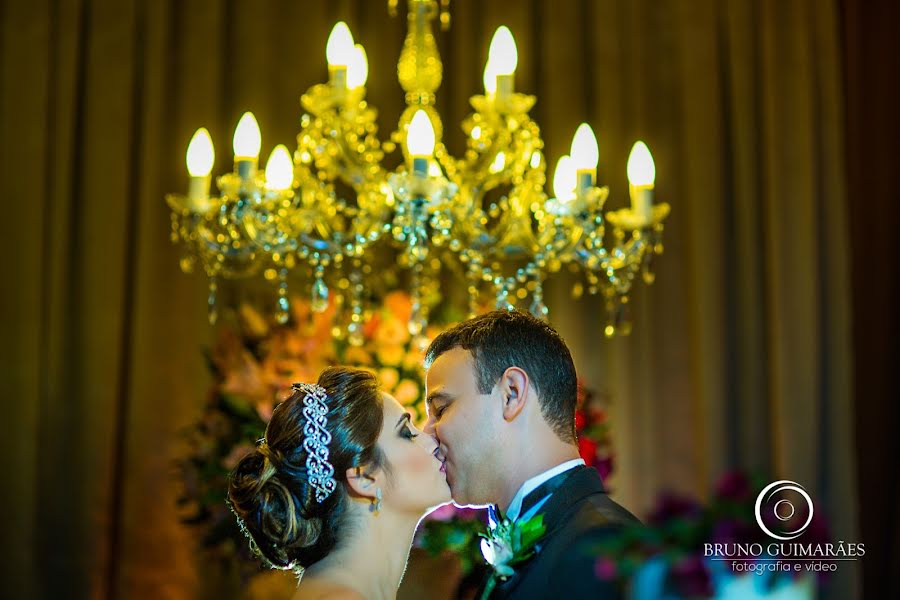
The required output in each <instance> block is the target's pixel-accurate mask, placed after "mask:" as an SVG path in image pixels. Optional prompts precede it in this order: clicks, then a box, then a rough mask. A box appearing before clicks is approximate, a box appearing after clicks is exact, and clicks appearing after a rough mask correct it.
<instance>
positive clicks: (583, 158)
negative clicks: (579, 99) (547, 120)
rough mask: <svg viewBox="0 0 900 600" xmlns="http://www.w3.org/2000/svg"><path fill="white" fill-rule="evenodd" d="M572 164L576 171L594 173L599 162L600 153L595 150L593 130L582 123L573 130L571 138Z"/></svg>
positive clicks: (595, 142) (595, 138) (595, 140)
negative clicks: (573, 133)
mask: <svg viewBox="0 0 900 600" xmlns="http://www.w3.org/2000/svg"><path fill="white" fill-rule="evenodd" d="M571 155H572V162H574V163H575V169H576V170H578V171H592V172H593V171H595V170H596V169H597V162H598V161H599V160H600V151H599V150H598V148H597V137H596V136H595V135H594V130H593V129H591V126H590V125H588V124H587V123H582V124H581V125H579V126H578V129H576V130H575V137H573V138H572V149H571Z"/></svg>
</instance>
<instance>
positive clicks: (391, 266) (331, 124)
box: [166, 0, 669, 344]
mask: <svg viewBox="0 0 900 600" xmlns="http://www.w3.org/2000/svg"><path fill="white" fill-rule="evenodd" d="M388 4H389V8H390V9H391V10H392V12H393V11H395V10H396V0H390V1H389V3H388ZM447 4H449V0H442V3H441V9H440V22H441V24H442V25H443V26H444V27H446V26H447V25H448V24H449V14H448V13H447V12H446V7H447ZM438 13H439V9H438V5H437V1H436V0H408V33H407V36H406V38H405V41H404V44H403V49H402V52H401V54H400V59H399V63H398V66H397V73H398V76H399V81H400V85H401V87H402V88H403V90H404V91H405V92H406V108H405V110H404V112H403V113H402V115H401V116H400V119H399V123H398V125H397V129H396V131H394V132H393V133H392V134H391V135H390V137H389V139H388V140H385V141H382V140H380V139H379V137H378V135H377V134H378V128H377V125H376V111H375V109H373V108H372V107H371V106H370V105H369V104H368V103H367V102H366V99H365V96H366V85H365V84H366V79H367V76H368V63H367V59H366V53H365V50H364V49H363V47H362V46H361V45H359V44H355V43H354V40H353V37H352V34H351V33H350V30H349V28H348V27H347V25H346V24H345V23H343V22H339V23H338V24H337V25H335V26H334V29H333V30H332V32H331V35H330V37H329V39H328V44H327V47H326V57H327V62H328V73H329V81H328V82H327V83H323V84H317V85H314V86H312V87H311V88H310V89H309V90H308V91H307V92H306V93H305V94H303V96H302V97H301V99H300V102H301V105H302V108H303V113H302V116H301V118H300V127H301V129H300V133H299V135H298V136H297V149H296V150H295V151H294V153H293V155H291V154H290V153H289V152H288V150H287V148H286V147H285V146H283V145H278V146H276V147H275V149H274V150H273V151H272V153H271V155H270V156H269V158H268V160H267V162H266V165H265V169H264V171H263V170H260V169H259V168H258V157H259V152H260V149H261V136H260V131H259V127H258V125H257V123H256V119H255V118H254V117H253V115H252V113H249V112H248V113H245V114H244V115H243V117H242V118H241V119H240V122H239V123H238V126H237V129H236V130H235V134H234V140H233V149H234V157H235V158H234V170H233V172H231V173H227V174H224V175H222V176H220V177H218V178H217V179H216V185H217V188H218V190H219V195H218V196H216V197H211V196H210V194H209V191H210V179H211V178H210V172H211V170H212V165H213V162H214V150H213V145H212V141H211V139H210V136H209V133H208V132H207V130H206V129H204V128H201V129H199V130H197V133H196V134H195V135H194V137H193V139H192V140H191V143H190V145H189V147H188V150H187V166H188V171H189V173H190V183H189V188H188V193H187V194H186V195H185V194H169V195H168V196H167V198H166V199H167V202H168V204H169V206H170V208H171V209H172V238H173V241H175V242H181V243H183V245H184V248H185V249H186V255H185V257H184V258H183V259H182V261H181V266H182V269H183V270H185V271H190V270H192V269H193V268H194V265H195V264H198V263H199V264H200V265H201V266H202V269H203V270H204V272H205V274H206V275H207V277H208V278H209V297H208V303H209V317H210V322H215V320H216V318H217V314H218V309H217V290H218V285H219V281H220V280H221V279H232V278H239V277H248V276H252V275H254V274H258V273H260V272H261V273H263V274H264V277H265V279H266V280H270V281H273V282H274V283H275V285H276V289H277V302H276V304H275V311H276V317H277V319H278V320H279V321H280V322H286V321H287V320H288V319H289V314H290V313H289V310H290V305H289V295H288V288H289V280H290V281H291V283H290V285H292V286H293V285H296V280H298V279H299V280H301V282H302V283H301V284H300V285H301V286H302V287H305V288H306V290H307V293H309V294H310V297H311V307H312V309H313V310H315V311H324V310H326V309H327V308H328V306H329V304H330V303H333V304H335V305H336V306H337V309H338V310H337V313H336V314H337V317H336V318H337V319H338V322H337V324H336V326H335V329H334V331H335V334H336V335H339V336H346V338H347V340H348V341H349V342H350V343H351V344H360V343H362V325H363V323H364V322H365V321H366V319H367V317H368V314H369V312H370V311H371V309H372V307H374V306H377V305H378V301H379V299H380V298H381V297H382V296H383V295H384V294H385V293H386V292H388V291H390V290H391V289H396V288H405V289H407V290H408V291H409V294H410V296H411V298H412V301H413V311H412V317H411V319H410V323H409V329H410V333H411V334H412V335H413V336H417V337H418V338H420V339H421V340H422V341H423V343H424V331H425V327H426V326H427V324H428V319H429V313H430V312H431V311H432V310H433V309H434V308H435V307H436V306H437V305H439V304H440V303H441V302H457V303H460V304H463V305H467V308H468V312H469V314H474V313H476V312H477V311H478V310H479V309H480V308H482V307H484V306H485V305H488V306H491V305H493V306H496V307H497V308H516V307H520V306H521V307H522V308H527V309H528V310H530V311H531V312H532V313H533V314H534V315H535V316H537V317H540V318H547V316H548V308H547V305H546V304H545V303H544V294H543V285H544V282H545V280H546V279H547V278H548V277H549V276H550V275H552V274H554V273H557V272H559V271H560V270H561V269H563V268H565V269H566V270H571V271H576V272H578V273H579V274H580V276H579V278H578V280H577V282H576V283H575V284H574V287H573V293H574V294H575V295H576V296H578V295H581V294H582V293H584V292H585V291H586V292H587V293H588V294H600V295H602V298H603V300H604V306H605V312H606V317H605V323H604V333H605V334H606V335H607V336H613V335H616V334H627V333H628V331H629V329H630V321H629V319H628V316H627V305H628V302H629V295H630V293H631V289H632V285H633V284H634V281H635V279H636V278H637V277H640V278H642V279H643V280H644V281H645V282H646V283H648V284H649V283H652V281H653V278H654V273H653V270H652V266H653V265H652V259H653V257H654V256H655V255H659V254H661V253H662V251H663V248H662V231H663V221H664V220H665V218H666V216H667V215H668V213H669V206H668V205H667V204H664V203H654V202H653V185H654V179H655V169H654V165H653V159H652V157H651V155H650V152H649V150H648V149H647V146H646V145H645V144H644V143H643V142H640V141H638V142H636V143H635V144H634V147H633V149H632V151H631V155H630V157H629V159H628V167H627V171H628V179H629V183H630V186H629V187H630V199H631V203H630V207H628V208H623V209H620V210H615V211H604V203H605V201H606V199H607V196H608V193H609V190H608V188H607V187H605V186H604V187H598V186H597V184H596V182H595V177H596V167H597V162H598V149H597V140H596V138H595V137H594V133H593V131H592V130H591V128H590V126H589V125H587V124H584V123H583V124H582V125H580V126H579V127H578V129H577V131H576V133H575V137H574V139H573V142H572V148H571V152H570V154H569V155H565V156H562V157H561V158H560V159H559V161H558V162H557V164H556V169H555V172H554V177H553V185H552V188H553V197H548V196H547V194H546V193H545V192H544V185H545V183H546V177H545V172H546V162H545V157H544V154H543V141H542V140H541V136H540V130H539V128H538V126H537V124H535V122H534V121H533V120H532V119H531V117H530V116H529V114H528V113H529V110H530V109H531V107H532V106H533V105H534V103H535V97H534V96H530V95H527V94H522V93H519V92H516V91H515V86H514V81H515V71H516V66H517V61H518V59H517V50H516V45H515V41H514V39H513V36H512V34H511V32H510V31H509V29H507V28H506V27H500V28H499V29H497V31H496V33H495V34H494V37H493V40H492V42H491V45H490V51H489V56H488V60H487V65H486V67H485V70H484V87H485V93H484V94H483V95H475V96H472V98H471V100H470V102H471V105H472V108H473V110H474V112H472V113H471V114H470V115H469V116H468V117H467V118H466V119H465V120H464V121H463V123H462V129H463V132H464V133H465V136H466V149H465V153H464V155H463V156H462V157H461V158H456V157H454V156H452V155H451V154H450V153H449V152H448V150H447V148H446V147H445V145H444V144H443V143H442V141H441V140H442V138H443V123H442V121H441V118H440V115H439V114H438V113H437V111H436V110H435V107H434V101H435V92H436V91H437V89H438V87H439V86H440V84H441V78H442V65H441V60H440V56H439V54H438V50H437V44H436V42H435V38H434V35H433V33H432V27H431V25H432V21H433V20H434V19H435V18H436V17H437V16H438ZM392 156H393V157H394V161H395V162H399V163H400V164H399V165H398V166H396V167H395V168H389V167H387V166H385V163H386V162H389V160H390V157H392ZM289 275H290V277H289ZM295 275H296V276H295Z"/></svg>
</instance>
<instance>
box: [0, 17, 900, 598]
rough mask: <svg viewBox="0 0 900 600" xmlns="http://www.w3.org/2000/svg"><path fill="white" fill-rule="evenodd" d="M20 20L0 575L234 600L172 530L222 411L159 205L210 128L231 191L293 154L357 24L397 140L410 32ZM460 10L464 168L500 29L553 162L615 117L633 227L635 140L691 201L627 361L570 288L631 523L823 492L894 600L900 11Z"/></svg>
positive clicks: (5, 86)
mask: <svg viewBox="0 0 900 600" xmlns="http://www.w3.org/2000/svg"><path fill="white" fill-rule="evenodd" d="M0 10H2V13H0V15H2V28H0V52H2V54H0V85H2V90H3V93H2V101H0V102H2V104H0V133H2V143H0V165H2V169H3V171H2V173H3V181H4V182H5V184H6V190H7V194H6V199H5V200H6V211H7V224H8V225H7V227H5V228H4V235H3V236H2V244H3V245H2V250H3V253H4V254H3V255H4V258H5V260H4V276H3V279H2V280H3V282H4V293H3V294H0V298H2V299H0V307H2V312H0V314H2V319H3V322H2V331H3V344H2V345H0V377H2V397H3V402H4V403H3V414H4V420H3V422H4V424H5V427H4V430H3V434H2V435H0V457H2V461H3V463H2V472H3V473H4V475H5V481H4V483H5V485H4V488H5V489H4V491H3V493H2V494H0V498H2V500H0V514H2V515H3V519H4V522H3V527H2V529H0V531H2V534H0V535H2V538H0V547H2V548H3V553H4V556H3V560H2V561H0V565H2V566H0V574H2V581H3V582H4V587H5V588H6V589H7V590H9V591H10V592H11V593H14V594H16V595H20V596H21V597H60V596H63V597H84V596H95V597H101V598H107V597H129V598H132V597H137V598H141V597H148V598H149V597H154V598H159V597H165V598H183V597H191V596H193V595H195V594H197V593H199V590H201V589H203V587H204V579H205V578H208V574H207V572H206V571H205V570H204V567H203V565H195V564H194V560H193V556H194V554H193V544H194V541H193V540H192V538H191V535H190V533H189V532H186V531H184V530H183V529H181V528H180V527H179V526H178V524H177V518H176V512H175V510H174V508H173V505H174V497H175V491H174V487H173V486H172V483H171V473H170V464H171V456H172V452H173V451H174V450H175V449H176V448H177V433H176V432H177V430H178V429H179V428H180V427H182V426H184V425H185V424H187V423H189V422H190V421H191V420H192V419H193V418H196V416H197V414H198V413H199V411H200V407H201V405H202V403H203V399H204V390H205V387H206V385H207V383H208V381H207V379H206V374H205V366H204V362H203V357H202V353H201V352H202V348H203V347H204V345H205V344H206V343H207V342H208V340H209V338H210V329H209V327H208V325H207V323H206V317H205V306H204V282H203V281H202V278H201V277H199V276H185V275H183V274H182V273H180V271H179V270H178V256H179V251H178V249H177V248H174V247H172V246H171V244H170V243H169V238H168V232H169V216H168V211H167V209H166V207H165V204H164V202H163V196H164V194H165V193H166V192H167V191H174V190H179V189H183V188H184V187H185V185H186V173H185V172H184V167H183V156H184V149H185V148H186V146H187V143H188V140H189V138H190V135H191V134H192V133H193V131H194V129H196V127H198V126H200V125H204V126H206V127H208V128H209V130H210V132H211V134H212V136H213V139H214V142H215V143H216V148H217V161H216V162H217V166H216V169H215V171H216V172H217V173H221V172H223V171H225V170H227V169H229V168H230V167H231V165H230V160H231V157H230V140H231V134H232V128H233V126H234V124H235V123H236V121H237V118H238V117H239V115H240V114H241V112H243V111H244V110H253V111H254V112H255V114H256V115H257V117H258V119H259V122H260V125H261V128H262V132H263V154H264V155H265V154H267V153H268V151H269V150H270V149H271V147H272V146H273V145H274V144H275V143H279V142H281V143H286V144H288V146H289V147H291V146H292V145H293V144H294V141H293V140H294V136H295V135H296V132H297V130H298V121H299V115H300V110H299V105H298V97H299V94H300V93H301V92H302V91H303V90H304V89H305V88H306V87H308V86H309V85H311V84H313V83H315V82H319V81H322V80H324V79H325V77H326V67H325V61H324V47H325V40H326V38H327V35H328V32H329V30H330V27H331V25H332V24H333V22H334V21H336V20H338V19H344V20H346V21H347V22H348V23H349V25H350V27H351V29H352V31H353V32H354V35H355V37H356V38H357V40H358V41H359V42H361V43H363V44H364V45H365V46H366V50H367V52H368V56H369V61H370V73H371V74H370V77H369V99H370V100H371V101H372V102H373V104H374V105H376V106H378V107H379V108H380V110H381V111H382V112H381V121H380V122H381V125H382V127H383V131H385V132H386V131H389V130H390V129H391V127H392V125H393V123H395V121H396V118H397V116H398V115H399V113H400V110H401V109H402V92H401V90H400V88H399V85H398V84H397V83H396V72H395V62H396V58H397V56H398V55H399V51H400V46H401V43H402V40H403V32H404V28H405V22H404V19H403V18H397V19H390V18H389V17H388V16H387V12H386V9H385V5H384V3H382V2H377V1H364V0H355V1H350V0H345V1H338V2H325V1H321V2H318V1H317V2H312V1H310V2H299V1H296V0H267V1H264V2H243V1H239V0H230V1H229V0H191V1H186V2H179V1H176V0H168V1H152V0H127V1H123V0H80V1H79V0H33V1H27V2H26V1H18V0H6V1H5V2H4V3H3V4H2V9H0ZM891 11H893V12H891ZM451 13H452V15H453V24H452V27H451V29H450V31H449V32H447V33H442V34H439V36H438V37H439V43H440V45H441V52H442V57H443V59H444V67H445V77H444V83H443V85H442V88H441V90H440V92H439V102H438V107H439V109H440V110H441V112H442V115H443V117H444V122H445V125H446V127H447V130H448V142H449V144H450V147H451V149H459V148H460V145H461V139H460V134H459V133H458V131H456V125H455V124H456V123H458V122H459V121H460V120H461V119H462V118H463V116H464V115H465V114H466V112H467V111H468V108H467V106H468V104H467V98H468V97H469V96H470V95H471V94H473V93H478V92H479V91H480V82H481V72H482V69H483V65H484V59H485V57H486V54H487V47H488V43H489V41H490V35H491V33H492V32H493V30H494V28H495V27H496V26H498V25H500V24H506V25H508V26H509V27H510V28H511V29H512V31H513V32H514V34H515V36H516V40H517V43H518V47H519V52H520V61H519V70H518V73H517V87H518V88H519V89H520V90H523V91H527V92H529V93H534V94H536V95H537V96H538V104H537V106H536V107H535V110H534V112H533V114H534V116H535V118H536V119H537V121H538V122H539V124H540V125H541V126H542V129H543V132H544V138H545V141H546V143H547V148H546V152H547V155H548V158H549V162H550V164H554V163H555V160H556V158H557V157H558V156H559V155H560V154H562V153H563V152H565V151H567V149H568V144H569V140H570V137H571V135H572V133H573V131H574V129H575V127H576V126H577V124H578V123H579V122H580V121H582V120H586V121H588V122H590V123H591V124H592V125H593V127H594V129H595V131H596V132H597V135H598V138H599V141H600V167H599V180H600V181H601V182H603V183H606V184H609V185H610V187H611V189H612V193H613V199H612V200H611V201H610V205H611V206H613V207H615V206H619V205H622V204H623V203H624V202H626V193H625V191H626V189H627V185H626V178H625V162H626V160H627V153H628V150H629V149H630V146H631V143H632V142H633V140H634V139H635V138H638V137H640V138H642V139H644V140H645V141H647V143H648V144H649V146H650V148H651V150H652V151H653V153H654V157H655V159H656V163H657V173H658V176H657V196H658V197H659V198H660V199H663V200H666V201H669V202H670V203H671V204H672V206H673V214H672V216H671V217H670V220H669V223H668V227H667V233H666V253H665V255H664V256H663V257H662V259H661V260H660V261H659V263H658V268H657V270H658V279H657V283H656V284H655V285H654V286H653V287H652V288H649V289H642V290H641V291H640V292H638V293H637V294H636V298H635V307H634V317H635V328H634V332H633V333H632V335H631V337H629V338H622V339H616V340H612V341H606V340H603V339H602V335H601V334H600V324H599V317H598V314H599V305H598V304H597V303H596V302H592V301H590V300H587V301H585V300H581V301H578V302H574V301H569V300H567V297H568V286H567V285H566V284H565V282H563V283H562V284H560V285H556V286H554V287H553V288H552V289H551V290H550V292H549V296H550V300H551V310H552V311H553V312H552V313H551V316H552V320H553V321H554V323H555V324H556V325H557V326H558V327H559V329H560V330H561V332H562V333H563V334H564V336H565V337H566V338H567V340H568V341H569V342H570V344H571V345H572V347H573V352H574V354H575V356H576V362H577V363H578V368H579V370H580V372H581V374H582V376H583V377H584V378H585V379H586V381H587V382H588V384H589V385H591V386H592V387H594V388H596V389H599V390H601V391H604V392H608V393H609V394H610V396H611V398H612V402H613V405H612V418H613V422H614V435H615V439H616V447H617V450H618V453H619V463H618V472H617V474H616V476H615V478H614V480H613V481H612V485H613V488H614V490H615V496H616V497H617V499H619V500H620V501H622V502H623V503H625V504H626V505H628V506H629V507H631V508H633V509H634V510H635V511H637V512H639V513H641V512H644V511H646V510H647V509H648V507H649V506H650V504H651V503H652V499H653V496H654V494H655V493H656V492H657V491H659V490H660V489H664V488H673V489H676V490H678V491H682V492H689V493H693V494H697V495H703V494H705V493H707V491H708V489H709V486H710V484H711V482H712V481H713V480H714V479H715V478H716V476H717V475H719V474H720V473H721V472H722V471H723V470H724V469H726V468H728V467H730V466H744V467H749V468H755V469H761V470H764V471H765V472H768V473H769V474H770V475H771V476H772V477H773V478H774V477H785V478H789V479H794V480H797V481H800V482H802V483H803V484H804V485H806V486H807V487H808V489H810V490H811V492H812V494H813V497H814V498H815V500H816V504H817V507H818V509H819V510H821V511H824V512H825V513H826V514H827V515H828V518H829V520H830V522H831V524H832V529H833V535H834V537H835V539H836V540H837V539H842V540H845V541H852V540H857V539H859V540H861V541H864V542H866V544H867V547H868V548H870V551H869V552H868V553H867V556H866V558H865V561H864V562H863V568H864V571H865V573H864V579H865V582H864V583H865V586H866V588H865V589H866V590H867V592H872V593H874V591H875V590H877V589H878V587H876V586H878V585H884V584H886V581H887V574H888V573H890V572H891V568H890V566H891V565H894V566H896V565H897V561H898V552H897V548H898V532H900V521H898V518H897V513H898V508H897V507H898V505H900V496H898V488H897V485H898V484H897V477H896V475H895V472H896V467H895V466H894V465H893V464H891V458H893V457H895V456H897V455H898V453H897V450H898V448H897V443H898V442H897V436H896V434H895V433H894V431H893V426H894V423H896V422H897V420H896V416H897V409H896V407H895V405H894V404H893V402H891V400H893V397H894V396H896V394H895V393H892V392H893V390H892V388H893V386H892V385H891V381H890V379H889V377H890V375H891V374H892V370H891V367H892V366H894V364H895V363H891V362H890V361H891V360H894V361H895V359H891V358H889V357H892V356H895V355H896V354H897V353H896V350H897V343H896V339H897V336H896V333H897V326H896V325H897V320H896V316H895V314H894V312H893V310H891V309H893V308H894V307H896V306H897V293H896V292H897V290H896V278H895V277H893V275H895V274H896V270H897V265H896V260H895V257H896V256H897V252H896V241H895V240H894V239H893V238H892V236H891V233H892V232H893V231H894V230H895V228H896V224H897V218H896V216H897V209H896V201H897V193H896V192H895V191H894V190H893V189H892V187H893V186H892V185H891V183H892V179H891V169H892V167H893V166H894V165H896V164H898V161H897V158H898V155H897V146H896V139H897V134H898V133H900V131H898V129H900V128H898V121H897V119H898V117H897V114H896V109H895V108H894V105H895V103H896V98H897V89H896V86H897V83H896V82H897V79H898V77H897V76H898V65H897V53H896V52H892V46H891V44H892V37H891V29H890V27H891V25H890V24H891V23H894V24H895V23H896V22H897V19H896V17H897V15H896V6H895V5H894V4H892V3H890V2H875V3H869V2H851V1H849V0H848V1H847V2H844V3H843V4H840V3H838V2H837V1H835V0H828V1H824V2H822V1H813V0H792V1H790V2H782V1H779V0H764V1H751V0H690V1H684V0H661V1H660V0H635V1H630V2H615V1H612V0H602V1H601V0H598V1H596V2H591V1H587V0H581V1H564V2H562V1H561V2H549V1H547V0H533V1H531V2H501V1H499V0H491V1H487V2H476V1H475V0H453V2H452V3H451ZM892 250H893V251H892ZM851 322H853V323H855V328H853V329H851ZM892 334H894V335H892ZM892 350H893V351H894V352H891V351H892ZM858 507H860V508H858ZM858 525H861V530H860V528H859V526H858ZM895 568H896V567H895ZM859 575H860V573H859V572H858V571H857V569H855V568H854V566H853V565H848V566H847V568H844V569H842V570H841V572H840V574H839V575H838V576H837V577H835V578H833V579H832V581H831V583H830V588H831V589H830V592H831V595H832V596H833V597H838V598H846V597H852V596H853V595H854V591H853V590H854V589H855V586H856V585H857V584H858V580H859ZM893 585H894V586H895V590H896V585H897V584H896V583H894V584H893Z"/></svg>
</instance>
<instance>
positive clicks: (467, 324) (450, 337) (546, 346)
mask: <svg viewBox="0 0 900 600" xmlns="http://www.w3.org/2000/svg"><path fill="white" fill-rule="evenodd" d="M453 348H462V349H464V350H468V351H469V352H471V353H472V358H473V359H474V362H475V371H476V373H477V379H478V391H479V393H481V394H487V393H489V392H490V391H491V390H492V389H493V388H494V385H495V384H496V383H497V381H498V380H499V379H500V377H501V376H502V375H503V373H504V371H506V369H508V368H509V367H519V368H521V369H523V370H524V371H525V372H526V373H528V377H529V380H530V381H531V383H532V385H534V388H535V389H536V390H537V393H538V396H539V398H540V403H541V414H542V415H543V417H544V420H546V421H547V423H549V424H550V426H551V427H552V428H553V431H554V432H555V433H556V435H558V436H559V438H560V439H562V440H565V441H567V442H574V441H575V404H576V402H577V399H578V382H577V378H576V375H575V363H574V362H572V354H571V353H570V352H569V348H568V347H567V346H566V343H565V342H564V341H563V339H562V337H560V335H559V334H558V333H557V332H556V330H555V329H553V327H551V326H550V325H549V324H548V323H546V322H544V321H541V320H540V319H537V318H535V317H533V316H531V315H530V314H528V313H524V312H520V311H516V310H495V311H493V312H489V313H486V314H483V315H479V316H477V317H474V318H472V319H469V320H467V321H463V322H462V323H459V324H458V325H455V326H453V327H451V328H450V329H448V330H446V331H444V332H442V333H441V334H440V335H438V336H437V337H436V338H435V339H434V341H433V342H431V345H430V346H428V350H426V352H425V368H429V367H430V366H431V364H432V363H433V362H434V361H435V360H436V359H437V358H438V357H439V356H440V355H441V354H443V353H445V352H447V351H449V350H452V349H453Z"/></svg>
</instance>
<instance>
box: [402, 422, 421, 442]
mask: <svg viewBox="0 0 900 600" xmlns="http://www.w3.org/2000/svg"><path fill="white" fill-rule="evenodd" d="M400 437H402V438H406V439H408V440H414V439H416V438H417V437H419V434H418V433H413V432H412V430H410V428H409V427H406V426H405V425H404V427H403V429H402V430H401V431H400Z"/></svg>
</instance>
